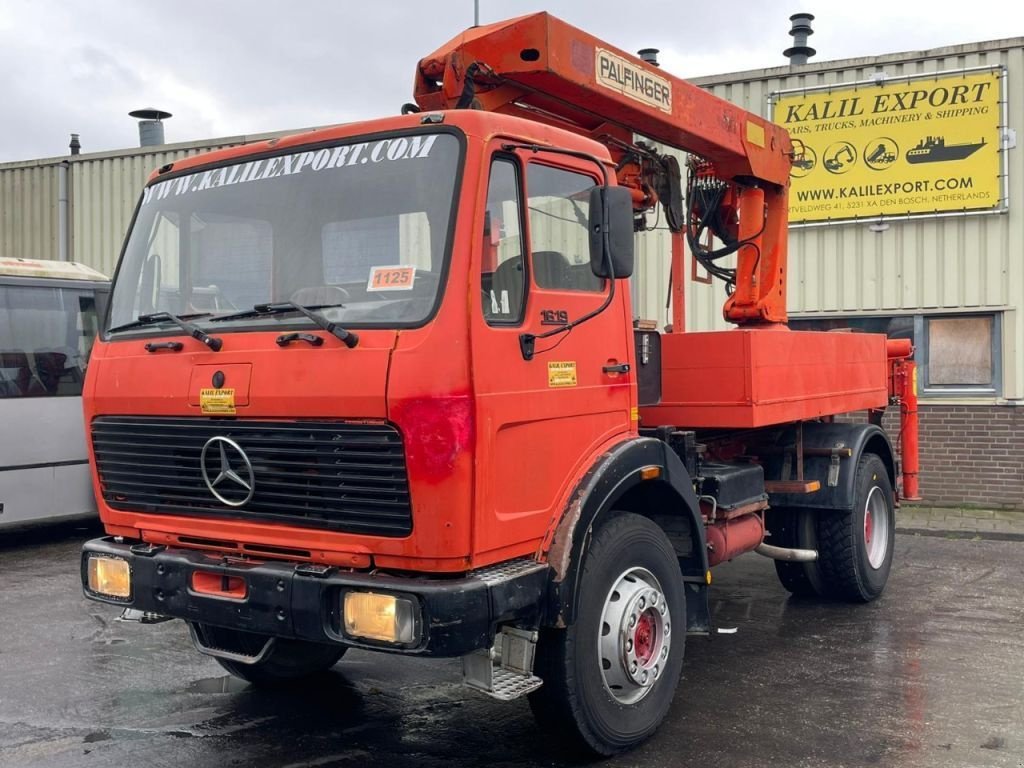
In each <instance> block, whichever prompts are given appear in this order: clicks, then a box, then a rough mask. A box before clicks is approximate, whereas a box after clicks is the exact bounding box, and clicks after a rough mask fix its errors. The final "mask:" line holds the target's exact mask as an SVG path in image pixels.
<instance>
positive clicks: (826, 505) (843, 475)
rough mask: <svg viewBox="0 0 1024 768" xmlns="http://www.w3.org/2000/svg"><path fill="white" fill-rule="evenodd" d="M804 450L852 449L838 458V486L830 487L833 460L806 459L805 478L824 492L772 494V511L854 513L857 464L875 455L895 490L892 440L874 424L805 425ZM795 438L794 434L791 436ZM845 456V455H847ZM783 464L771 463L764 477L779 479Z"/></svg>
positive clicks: (766, 468) (894, 463)
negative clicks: (812, 510)
mask: <svg viewBox="0 0 1024 768" xmlns="http://www.w3.org/2000/svg"><path fill="white" fill-rule="evenodd" d="M803 429H804V449H807V448H816V449H823V450H832V449H836V448H838V449H849V451H848V452H849V455H848V456H846V455H840V456H838V461H839V477H838V478H837V479H836V484H835V485H829V470H830V468H831V465H832V458H831V457H829V456H805V457H804V478H805V479H806V480H818V481H819V482H820V483H821V489H820V490H817V491H815V492H814V493H773V494H770V495H769V498H768V500H769V503H770V504H771V505H772V506H773V507H802V508H814V509H832V510H842V511H849V510H851V509H853V496H854V488H853V483H854V480H855V479H856V474H857V472H856V469H857V463H858V462H859V461H860V457H861V456H862V455H863V454H864V453H874V454H877V455H878V457H879V458H880V459H881V460H882V462H883V463H884V464H885V467H886V469H887V470H888V472H889V481H890V482H891V483H892V487H893V488H895V487H896V460H895V453H894V452H893V449H892V444H891V443H890V441H889V436H888V435H887V434H886V433H885V432H884V431H883V430H882V428H881V427H878V426H877V425H875V424H839V423H834V422H833V423H825V422H805V423H804V425H803ZM788 434H789V435H792V433H788ZM844 453H846V451H844ZM780 471H781V460H776V461H772V462H771V463H770V464H769V465H767V466H766V467H765V476H766V477H767V478H769V479H773V480H775V479H780V478H779V474H780Z"/></svg>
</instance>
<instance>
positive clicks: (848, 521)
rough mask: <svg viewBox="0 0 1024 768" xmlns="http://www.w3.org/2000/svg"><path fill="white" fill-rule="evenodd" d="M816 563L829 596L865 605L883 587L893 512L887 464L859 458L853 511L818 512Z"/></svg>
mask: <svg viewBox="0 0 1024 768" xmlns="http://www.w3.org/2000/svg"><path fill="white" fill-rule="evenodd" d="M817 533H818V563H819V565H820V566H821V575H822V578H823V579H824V582H825V585H826V587H827V588H828V590H829V592H830V593H831V594H832V595H834V596H835V597H838V598H840V599H843V600H849V601H851V602H858V603H867V602H870V601H872V600H874V599H875V598H877V597H878V596H879V595H881V594H882V591H883V590H884V589H885V584H886V582H887V581H888V580H889V571H890V570H891V568H892V556H893V549H894V543H895V539H896V513H895V502H894V498H893V492H892V483H891V482H890V481H889V473H888V471H887V470H886V468H885V464H884V463H883V462H882V460H881V459H880V458H878V456H876V455H875V454H873V453H866V454H864V455H863V456H861V459H860V461H859V462H858V464H857V475H856V477H855V478H854V505H853V510H852V511H851V512H822V513H820V516H819V518H818V526H817Z"/></svg>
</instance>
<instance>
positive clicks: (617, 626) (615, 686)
mask: <svg viewBox="0 0 1024 768" xmlns="http://www.w3.org/2000/svg"><path fill="white" fill-rule="evenodd" d="M579 591H580V600H579V610H578V612H577V616H576V622H575V623H574V624H573V625H572V626H570V627H569V628H568V629H564V630H556V629H548V630H545V632H544V633H543V634H542V635H541V640H540V643H539V645H538V648H537V660H536V664H535V672H536V673H537V675H538V676H540V677H541V679H543V680H544V685H543V686H542V687H541V688H539V689H538V690H536V691H534V692H533V693H531V694H530V706H531V708H532V709H533V713H534V716H535V717H536V718H537V722H538V723H539V724H540V725H541V726H542V727H544V728H546V729H549V730H552V731H555V732H558V733H563V734H564V733H569V734H574V735H575V736H576V737H577V738H578V740H579V741H580V742H582V744H584V745H585V746H587V747H588V748H590V749H591V750H593V751H594V752H597V753H599V754H602V755H613V754H616V753H618V752H623V751H625V750H627V749H630V748H631V747H634V746H636V745H637V744H639V743H640V742H641V741H643V740H644V739H646V738H647V737H648V736H650V735H651V734H652V733H654V731H655V729H657V727H658V725H659V724H660V723H661V721H662V720H663V719H664V717H665V715H666V714H667V712H668V709H669V706H670V705H671V703H672V697H673V695H674V694H675V690H676V686H677V685H678V682H679V675H680V672H681V670H682V664H683V647H684V642H685V639H686V602H685V600H686V598H685V593H684V591H683V584H682V578H681V574H680V570H679V562H678V560H677V558H676V555H675V552H674V551H673V549H672V545H671V544H670V543H669V541H668V539H667V538H666V536H665V534H664V532H662V530H661V528H659V527H658V526H657V525H655V524H654V523H653V522H651V521H650V520H648V519H647V518H645V517H641V516H639V515H635V514H622V515H619V516H617V517H615V518H613V519H612V520H610V521H609V522H608V523H606V524H605V525H604V526H602V527H601V528H600V529H598V531H597V533H596V534H595V535H594V539H593V543H592V544H591V546H590V548H589V550H588V551H587V553H586V557H585V560H584V563H583V570H582V572H581V574H580V583H579Z"/></svg>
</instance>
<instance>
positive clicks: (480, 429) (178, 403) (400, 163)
mask: <svg viewBox="0 0 1024 768" xmlns="http://www.w3.org/2000/svg"><path fill="white" fill-rule="evenodd" d="M535 144H549V145H552V146H559V147H567V148H571V149H574V150H577V151H579V152H581V153H585V154H588V155H591V156H593V159H592V160H588V159H582V158H579V157H569V156H563V155H552V154H549V153H537V152H534V151H532V150H530V149H528V148H527V147H528V146H531V145H535ZM607 160H608V158H607V152H606V150H605V149H604V148H603V147H601V146H600V145H598V144H596V143H594V142H589V141H586V140H584V139H581V138H580V137H578V136H575V135H573V134H570V133H567V132H563V131H559V130H557V129H553V128H545V127H543V126H539V125H537V124H536V123H531V122H527V121H524V120H521V119H516V118H509V117H503V116H496V115H485V114H481V113H475V112H470V111H459V112H447V113H433V114H425V115H408V116H402V117H395V118H391V119H387V120H381V121H377V122H374V123H370V124H361V125H352V126H345V127H343V128H335V129H328V130H326V131H321V132H317V133H310V134H303V135H300V136H297V137H294V138H291V139H284V140H281V141H271V142H267V143H266V144H263V145H258V146H255V147H252V146H250V147H246V148H245V149H244V151H239V150H237V149H235V150H225V151H223V152H219V153H214V154H212V155H208V156H206V157H203V158H202V159H201V160H198V161H197V160H187V161H182V162H181V163H179V164H175V165H174V166H173V167H165V168H163V169H161V171H160V172H158V173H156V174H154V177H153V178H152V180H151V182H150V184H149V186H148V187H147V188H146V190H145V192H144V194H143V196H142V200H141V202H140V204H139V207H138V211H137V213H136V216H135V219H134V223H133V226H132V229H131V233H130V235H129V237H128V239H127V242H126V245H125V250H124V255H123V257H122V259H121V263H120V267H119V269H118V272H117V275H116V278H115V289H114V292H113V297H112V301H111V310H110V320H109V324H108V327H109V328H110V329H111V331H109V332H108V333H107V334H106V336H105V338H104V340H103V341H102V342H101V343H99V344H98V345H97V348H96V351H95V353H94V360H93V367H92V368H91V370H90V378H89V382H88V385H87V392H86V418H87V421H88V423H89V424H90V425H91V426H90V432H91V437H92V451H93V457H94V459H95V462H96V468H97V473H96V492H97V498H98V499H100V504H101V507H102V514H103V519H104V522H105V524H106V525H107V526H108V529H109V530H110V532H111V533H113V534H115V535H119V536H124V537H127V538H131V539H139V540H143V541H147V542H150V543H153V544H161V545H170V546H173V545H178V544H182V543H189V545H190V546H202V547H209V548H210V549H212V550H218V551H224V550H230V551H240V552H251V553H255V552H259V553H261V554H263V555H268V554H274V553H275V552H280V553H284V554H286V555H288V556H290V557H293V558H301V559H307V560H309V561H311V562H317V563H323V564H327V565H332V566H342V567H355V568H371V567H373V568H385V569H398V570H403V571H423V570H428V571H430V572H432V573H439V572H444V573H461V572H465V571H467V570H470V569H473V568H479V567H483V566H487V565H491V564H493V563H496V562H501V561H504V560H508V559H511V558H516V557H523V556H532V555H534V554H536V553H537V552H538V550H539V548H540V545H541V543H542V542H543V540H544V538H545V536H546V534H547V533H548V532H549V529H550V527H551V526H552V524H553V522H555V521H556V520H557V517H558V515H559V509H560V507H561V506H562V505H564V503H565V500H566V497H567V495H568V494H569V492H570V491H571V485H572V483H571V478H573V477H575V476H578V475H579V473H580V471H581V469H582V468H585V467H586V466H587V465H588V464H590V463H592V462H593V460H594V457H595V456H596V455H598V454H599V453H600V452H601V451H602V450H603V449H604V448H605V447H606V446H607V445H608V444H609V443H612V442H614V441H615V440H616V439H618V438H621V437H622V436H624V435H629V434H630V433H635V432H636V410H635V408H636V400H635V398H636V394H635V389H634V388H631V387H630V381H631V378H630V376H629V374H628V373H627V372H622V371H626V370H628V367H629V364H630V359H631V355H632V351H631V347H632V334H631V330H630V328H631V316H630V309H629V292H628V290H618V291H614V295H613V296H611V303H610V304H609V306H608V307H607V308H606V310H605V311H604V312H602V313H601V314H599V315H597V316H596V317H594V318H593V319H592V320H591V321H590V322H589V323H587V324H585V325H583V326H582V327H578V328H575V329H573V330H571V331H569V332H566V333H564V334H559V335H555V336H553V337H550V338H548V339H546V340H543V341H538V342H537V344H536V349H537V351H536V353H535V356H534V359H530V360H526V359H524V356H523V354H521V349H520V336H521V335H522V334H537V335H539V334H541V333H543V332H544V331H548V330H551V329H552V328H553V327H558V326H559V325H564V324H565V323H567V322H569V321H570V320H572V319H575V318H578V317H580V316H582V315H584V314H586V313H588V312H591V311H593V310H595V309H597V308H599V307H600V306H601V305H602V304H603V303H604V302H605V301H606V300H607V299H608V298H609V294H610V293H612V287H611V281H609V280H605V279H600V278H598V277H596V276H595V275H594V273H593V271H592V269H591V261H590V252H589V242H590V238H589V231H588V216H589V211H588V206H589V198H590V193H591V190H592V189H593V188H594V187H596V186H599V185H601V184H602V183H603V177H602V168H601V165H600V164H599V163H600V162H602V161H603V162H607ZM289 301H292V302H296V303H298V304H301V305H302V306H304V307H309V308H310V309H311V310H312V311H314V312H316V313H317V314H318V315H319V316H320V317H322V318H324V319H325V320H327V321H329V322H330V323H333V324H335V325H337V326H339V327H343V328H344V329H345V330H346V331H350V332H351V333H352V334H353V335H354V336H356V337H357V338H358V342H357V343H356V344H355V345H354V346H351V347H350V346H348V345H346V344H345V343H344V342H343V341H342V340H341V339H339V338H338V337H336V336H335V335H333V334H331V333H329V332H326V331H324V330H323V329H321V328H319V327H318V326H317V325H315V324H314V323H313V322H311V321H310V319H309V318H308V317H306V316H304V315H303V314H300V313H299V312H297V311H263V312H260V311H257V310H254V309H253V307H255V306H257V305H262V304H269V305H273V306H278V305H279V303H280V302H289ZM285 309H286V310H287V309H289V308H285ZM161 312H169V313H172V314H174V315H175V316H178V317H182V318H189V319H190V322H191V323H193V324H194V325H196V326H198V327H200V328H202V330H203V331H204V332H205V333H206V334H209V335H210V336H213V337H215V338H217V339H219V340H221V341H222V346H221V347H220V348H219V349H218V350H217V351H213V350H212V349H210V348H209V347H208V346H206V345H205V344H203V343H202V342H201V341H198V340H196V339H194V338H190V337H189V336H188V335H187V334H183V332H182V331H181V329H180V328H178V327H177V326H176V325H174V323H173V322H171V321H169V320H164V321H162V322H155V323H148V324H139V323H138V322H137V318H138V317H140V316H143V317H145V316H149V315H154V314H157V313H161ZM549 347H550V348H551V349H550V351H548V349H547V348H549ZM616 366H618V367H616ZM631 414H633V415H632V418H631ZM217 438H221V439H217ZM211 440H212V441H213V442H211ZM222 462H224V466H225V467H226V466H228V465H230V467H231V468H232V471H233V472H235V473H236V474H235V475H231V476H228V478H227V479H222V480H221V481H220V482H215V481H216V475H218V474H219V472H220V467H221V463H222ZM243 469H244V470H245V473H244V476H243V475H242V474H238V473H241V471H242V470H243ZM239 479H242V480H244V481H245V484H244V485H243V484H240V483H239V482H238V480H239ZM204 542H205V543H204Z"/></svg>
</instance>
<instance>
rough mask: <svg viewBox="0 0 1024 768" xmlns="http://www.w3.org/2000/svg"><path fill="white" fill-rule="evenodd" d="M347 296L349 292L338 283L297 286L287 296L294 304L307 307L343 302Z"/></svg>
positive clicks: (349, 296)
mask: <svg viewBox="0 0 1024 768" xmlns="http://www.w3.org/2000/svg"><path fill="white" fill-rule="evenodd" d="M349 298H351V295H350V294H349V292H348V291H346V290H345V289H344V288H342V287H341V286H338V285H311V286H308V287H306V288H299V289H298V290H297V291H295V292H294V293H293V294H292V295H291V296H290V297H289V299H290V300H291V301H294V302H295V303H296V304H302V305H304V306H307V307H316V306H320V305H325V306H330V305H332V304H344V303H345V302H347V301H348V300H349Z"/></svg>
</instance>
